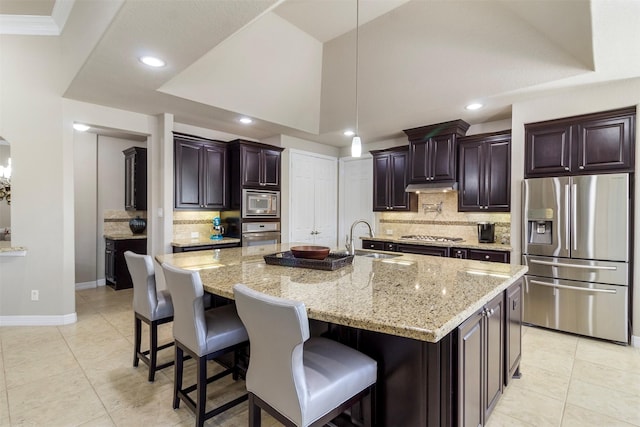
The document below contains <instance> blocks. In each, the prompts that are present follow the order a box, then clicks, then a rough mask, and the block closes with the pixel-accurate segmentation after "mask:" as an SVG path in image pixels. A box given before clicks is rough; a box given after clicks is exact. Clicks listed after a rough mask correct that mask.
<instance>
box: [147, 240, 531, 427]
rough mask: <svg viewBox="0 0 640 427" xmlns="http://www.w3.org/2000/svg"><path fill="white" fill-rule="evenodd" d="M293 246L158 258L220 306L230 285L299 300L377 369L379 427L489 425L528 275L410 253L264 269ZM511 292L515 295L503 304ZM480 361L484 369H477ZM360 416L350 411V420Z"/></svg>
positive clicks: (513, 371)
mask: <svg viewBox="0 0 640 427" xmlns="http://www.w3.org/2000/svg"><path fill="white" fill-rule="evenodd" d="M290 246H293V244H280V245H265V246H250V247H242V248H230V249H218V250H208V251H197V252H189V253H180V254H170V255H159V256H157V257H156V260H157V261H158V262H161V263H162V262H166V263H168V264H171V265H173V266H176V267H180V268H185V269H190V270H195V271H198V272H199V273H200V277H201V278H202V282H203V284H204V287H205V290H206V291H207V292H209V293H212V294H214V295H218V296H221V297H224V298H229V299H233V285H235V284H236V283H244V284H246V285H248V286H250V287H252V288H253V289H256V290H258V291H261V292H265V293H267V294H269V295H274V296H278V297H283V298H288V299H293V300H299V301H303V302H304V303H305V305H306V307H307V312H308V316H309V318H310V319H313V320H314V323H315V325H316V326H317V325H320V326H322V327H323V328H325V329H322V328H320V333H322V334H323V335H325V336H329V337H330V338H332V339H336V340H338V341H340V342H342V343H344V344H346V345H349V346H351V347H353V348H356V349H358V350H359V351H361V352H363V353H365V354H367V355H369V356H370V357H372V358H373V359H375V360H376V361H377V362H378V380H377V383H376V392H375V413H376V415H375V417H376V425H378V426H385V427H395V426H397V427H406V426H421V427H430V426H440V427H442V426H456V425H474V426H477V425H483V424H484V423H485V422H486V420H487V419H488V417H489V415H490V414H491V411H492V409H493V407H494V406H495V403H496V402H497V400H498V399H499V397H500V395H501V394H502V390H503V384H506V383H507V380H508V379H509V378H510V377H511V376H517V375H518V374H519V365H520V348H521V347H520V339H519V337H521V320H520V319H521V316H520V318H517V316H516V318H515V320H514V318H512V317H511V316H513V315H514V314H517V312H520V313H521V295H522V294H521V292H522V280H521V277H522V276H523V275H524V274H525V272H526V271H527V267H525V266H520V265H509V264H501V263H489V262H483V261H470V260H461V259H455V258H440V257H433V256H425V255H412V254H411V255H410V254H402V255H399V256H395V257H393V258H387V259H374V258H369V257H366V256H355V257H354V259H353V263H352V264H351V265H347V266H345V267H342V268H340V269H338V270H334V271H323V270H313V269H307V268H295V267H283V266H279V265H269V264H267V263H266V262H265V260H264V256H265V255H270V254H273V253H276V252H281V251H286V250H288V249H289V247H290ZM394 255H396V254H394ZM514 289H515V291H514ZM514 292H517V295H520V297H515V298H516V299H512V300H509V298H510V296H513V295H514ZM518 298H519V299H518ZM507 301H510V302H507ZM518 301H519V302H518ZM516 302H518V304H517V308H516V304H515V303H516ZM512 303H513V304H512ZM511 305H513V309H514V310H511ZM494 310H495V313H494ZM509 341H512V342H513V344H509ZM512 350H513V351H512ZM483 363H484V364H486V368H480V364H483ZM360 412H361V410H358V409H356V410H355V411H351V417H352V418H353V417H357V416H358V415H357V414H359V413H360ZM352 421H353V420H352ZM352 424H354V425H358V424H359V420H357V419H356V421H354V422H353V423H352Z"/></svg>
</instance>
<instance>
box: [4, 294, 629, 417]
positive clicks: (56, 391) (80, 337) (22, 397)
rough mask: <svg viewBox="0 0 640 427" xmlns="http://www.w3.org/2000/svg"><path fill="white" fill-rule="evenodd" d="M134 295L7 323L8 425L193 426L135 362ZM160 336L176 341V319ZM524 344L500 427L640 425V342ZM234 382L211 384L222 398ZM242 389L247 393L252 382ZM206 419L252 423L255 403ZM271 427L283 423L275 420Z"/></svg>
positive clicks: (536, 336) (167, 380)
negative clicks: (52, 319) (37, 321)
mask: <svg viewBox="0 0 640 427" xmlns="http://www.w3.org/2000/svg"><path fill="white" fill-rule="evenodd" d="M131 299H132V292H131V291H130V290H124V291H118V292H115V291H113V290H112V289H110V288H108V287H100V288H97V289H89V290H83V291H78V292H76V306H77V312H78V322H77V323H75V324H73V325H67V326H60V327H55V326H49V327H3V328H0V427H5V426H53V427H56V426H129V425H131V426H141V425H151V426H192V425H193V423H194V418H193V416H192V415H191V413H190V412H189V411H188V410H187V409H185V408H184V407H181V408H180V409H178V410H175V411H174V410H173V409H172V408H171V398H172V381H173V368H169V369H165V370H164V371H161V372H159V373H158V374H156V381H155V382H154V383H149V382H147V379H146V377H147V368H146V366H145V365H143V364H142V363H141V364H140V367H139V368H137V369H136V368H133V367H132V366H131V362H132V351H133V318H132V310H131ZM159 335H160V337H161V338H160V339H161V340H169V339H170V338H171V324H168V325H163V326H162V327H161V329H160V334H159ZM143 337H145V338H146V334H144V333H143ZM143 345H144V344H143ZM523 346H524V356H523V360H522V372H523V376H522V378H521V379H519V380H514V381H513V382H512V383H511V385H510V386H509V388H508V389H507V390H505V393H504V395H503V396H502V398H501V400H500V402H499V403H498V405H497V407H496V409H495V411H494V413H493V414H492V416H491V418H490V420H489V424H488V425H489V426H490V427H499V426H581V427H584V426H633V425H635V426H640V349H637V348H631V347H622V346H618V345H615V344H609V343H604V342H600V341H595V340H589V339H585V338H578V337H575V336H571V335H566V334H560V333H554V332H550V331H545V330H541V329H535V328H525V332H524V336H523ZM172 355H173V350H172V349H169V350H165V351H164V352H163V358H170V357H172ZM190 362H192V361H190ZM215 366H216V365H215V364H213V363H212V364H211V369H212V372H213V369H215ZM188 375H190V376H191V377H192V376H194V370H193V364H190V368H189V369H188ZM231 383H232V381H231V379H229V380H228V382H226V383H223V384H221V385H220V386H217V387H216V386H215V385H214V386H210V387H209V393H208V394H209V401H210V403H211V404H212V405H213V404H215V402H216V399H218V398H219V397H220V395H222V398H223V399H226V398H227V397H228V395H227V393H228V392H229V386H230V384H231ZM233 387H234V388H235V389H236V390H235V392H236V393H241V392H242V387H243V383H242V382H238V383H236V384H234V385H233ZM182 406H184V405H182ZM206 425H207V426H210V427H211V426H225V427H236V426H238V427H239V426H246V425H247V410H246V404H243V405H240V406H238V407H236V408H234V409H232V410H230V411H228V412H226V413H224V414H221V415H219V416H217V417H215V418H214V419H211V420H209V421H208V422H207V424H206ZM263 425H264V426H266V427H271V426H276V425H278V424H277V423H276V422H275V421H274V420H273V419H272V418H270V417H269V418H266V419H265V420H264V421H263ZM407 427H411V426H407Z"/></svg>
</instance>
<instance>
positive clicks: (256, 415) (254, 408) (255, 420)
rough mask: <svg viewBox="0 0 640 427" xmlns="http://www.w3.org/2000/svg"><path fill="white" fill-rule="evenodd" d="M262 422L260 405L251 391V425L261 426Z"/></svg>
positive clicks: (250, 426) (253, 426)
mask: <svg viewBox="0 0 640 427" xmlns="http://www.w3.org/2000/svg"><path fill="white" fill-rule="evenodd" d="M261 423H262V419H261V414H260V407H259V406H258V405H256V403H255V400H254V395H253V393H249V427H260V426H261Z"/></svg>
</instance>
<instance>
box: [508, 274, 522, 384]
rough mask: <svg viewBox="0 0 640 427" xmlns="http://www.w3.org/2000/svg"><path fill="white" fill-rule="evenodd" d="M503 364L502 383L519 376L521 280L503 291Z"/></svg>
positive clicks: (520, 354) (520, 355)
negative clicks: (504, 302) (504, 301)
mask: <svg viewBox="0 0 640 427" xmlns="http://www.w3.org/2000/svg"><path fill="white" fill-rule="evenodd" d="M505 299H506V304H505V317H506V319H505V320H506V322H505V328H506V330H505V354H504V357H505V361H504V362H505V364H504V385H505V386H507V385H509V381H511V378H520V359H521V357H522V280H518V281H517V282H515V283H514V284H513V285H511V286H509V287H508V288H507V290H506V291H505Z"/></svg>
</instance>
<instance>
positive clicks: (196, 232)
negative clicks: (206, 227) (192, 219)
mask: <svg viewBox="0 0 640 427" xmlns="http://www.w3.org/2000/svg"><path fill="white" fill-rule="evenodd" d="M198 237H200V233H199V232H198V231H192V232H191V238H192V239H197V238H198Z"/></svg>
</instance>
